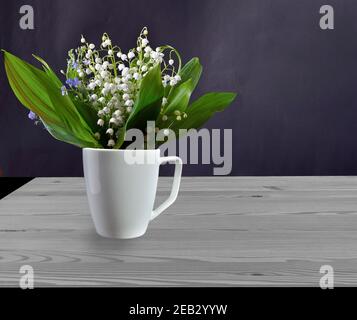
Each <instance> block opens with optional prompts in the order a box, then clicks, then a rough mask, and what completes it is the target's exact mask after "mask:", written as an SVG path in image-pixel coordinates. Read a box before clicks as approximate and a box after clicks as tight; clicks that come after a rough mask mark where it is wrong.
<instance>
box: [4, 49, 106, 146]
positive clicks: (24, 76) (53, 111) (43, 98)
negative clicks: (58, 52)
mask: <svg viewBox="0 0 357 320" xmlns="http://www.w3.org/2000/svg"><path fill="white" fill-rule="evenodd" d="M4 57H5V70H6V73H7V76H8V79H9V83H10V86H11V88H12V89H13V91H14V93H15V95H16V97H17V98H18V99H19V100H20V102H21V103H22V104H23V105H24V106H25V107H27V108H28V109H30V110H32V111H33V112H35V113H36V114H37V115H38V116H39V117H40V118H41V120H42V122H44V124H45V126H46V128H48V129H49V132H50V133H51V134H52V135H55V136H56V137H57V138H59V139H61V140H63V141H65V142H69V143H73V144H75V145H79V146H81V147H90V146H91V147H98V146H99V144H98V142H97V141H96V140H95V138H94V136H93V133H92V132H91V129H90V128H89V126H88V125H87V123H86V122H85V121H84V120H83V118H82V117H81V116H80V114H79V113H78V112H77V110H76V107H75V106H74V104H73V103H72V101H71V99H70V98H69V97H68V96H62V95H61V90H60V86H61V82H60V81H59V80H58V78H57V77H56V76H55V74H54V73H53V71H51V70H50V69H49V67H46V65H47V64H46V65H45V68H46V69H47V71H46V72H44V71H42V70H40V69H38V68H35V67H34V66H32V65H31V64H29V63H27V62H25V61H23V60H21V59H20V58H18V57H16V56H14V55H12V54H10V53H9V52H6V51H4ZM55 77H56V78H55ZM56 79H57V80H56ZM50 130H51V131H50ZM65 133H66V134H67V138H66V135H65ZM74 142H75V143H74Z"/></svg>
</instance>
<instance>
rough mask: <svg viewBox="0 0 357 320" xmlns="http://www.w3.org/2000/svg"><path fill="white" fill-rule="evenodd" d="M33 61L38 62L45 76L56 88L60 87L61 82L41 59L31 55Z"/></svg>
mask: <svg viewBox="0 0 357 320" xmlns="http://www.w3.org/2000/svg"><path fill="white" fill-rule="evenodd" d="M32 56H33V57H34V58H35V59H37V60H38V61H39V62H41V64H42V66H43V68H44V70H45V72H46V73H47V75H48V76H49V77H50V78H51V80H52V81H53V82H54V83H55V84H56V85H58V86H60V87H61V86H62V82H61V80H60V79H58V77H57V75H56V74H55V73H54V71H53V70H52V69H51V67H50V66H49V65H48V63H47V62H46V61H45V60H43V59H42V58H41V57H39V56H36V55H35V54H33V55H32Z"/></svg>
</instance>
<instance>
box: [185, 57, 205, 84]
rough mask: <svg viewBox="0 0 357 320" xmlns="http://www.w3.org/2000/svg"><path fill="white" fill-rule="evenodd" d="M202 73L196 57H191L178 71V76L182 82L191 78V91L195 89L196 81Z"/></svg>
mask: <svg viewBox="0 0 357 320" xmlns="http://www.w3.org/2000/svg"><path fill="white" fill-rule="evenodd" d="M201 74H202V65H201V63H200V60H199V59H198V58H192V59H191V60H190V61H189V62H187V63H186V64H185V65H184V66H183V67H182V69H181V71H180V77H181V81H182V82H186V81H187V80H188V79H191V80H192V91H193V90H195V88H196V86H197V83H198V81H199V80H200V77H201Z"/></svg>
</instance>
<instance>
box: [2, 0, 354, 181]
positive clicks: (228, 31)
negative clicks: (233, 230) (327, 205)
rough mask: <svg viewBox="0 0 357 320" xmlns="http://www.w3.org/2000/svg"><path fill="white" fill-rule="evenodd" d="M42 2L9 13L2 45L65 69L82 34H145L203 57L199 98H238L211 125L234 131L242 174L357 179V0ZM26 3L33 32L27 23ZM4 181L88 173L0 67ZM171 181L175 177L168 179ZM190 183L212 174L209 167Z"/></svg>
mask: <svg viewBox="0 0 357 320" xmlns="http://www.w3.org/2000/svg"><path fill="white" fill-rule="evenodd" d="M327 2H328V4H331V5H333V6H334V8H335V30H333V31H322V30H321V29H320V28H319V25H318V22H319V18H320V14H319V8H320V6H321V5H323V4H326V3H327ZM327 2H326V1H319V0H299V1H297V0H236V1H228V0H201V1H198V0H180V1H169V0H165V1H164V0H150V1H148V0H136V1H119V0H102V1H98V0H71V1H67V0H66V1H64V0H51V1H48V0H38V1H31V0H26V1H6V2H5V1H4V0H1V4H0V12H1V16H0V34H1V43H0V47H1V48H5V49H7V50H9V51H11V52H13V53H15V54H17V55H19V56H20V57H22V58H24V59H27V60H29V61H33V60H31V53H36V54H38V55H40V56H42V57H43V58H45V60H47V61H48V62H49V64H50V65H51V66H53V68H54V69H55V70H59V69H60V68H62V67H64V66H65V63H66V62H65V59H66V54H67V51H68V49H70V48H72V47H75V46H77V45H78V41H79V38H80V34H81V33H83V34H85V35H86V38H87V39H90V40H91V41H93V42H96V43H98V42H99V39H100V36H101V34H102V33H103V32H108V33H109V34H110V35H111V37H112V39H113V41H114V42H117V43H119V44H120V46H121V47H124V48H127V49H129V48H130V47H132V46H133V43H134V41H135V39H136V36H137V34H138V33H139V31H140V30H141V28H142V27H143V26H148V27H149V30H150V39H151V43H152V44H153V45H159V44H166V43H170V44H172V45H173V46H175V47H176V48H177V49H178V50H179V51H180V52H181V53H182V55H183V58H184V60H185V61H186V60H187V59H189V58H191V57H192V56H199V57H200V59H201V62H202V64H203V66H204V73H203V76H202V79H201V82H200V84H199V87H198V89H197V92H196V94H202V93H204V92H206V91H212V90H227V91H228V90H229V91H237V92H238V93H239V98H238V99H237V100H236V101H235V102H234V104H233V105H232V106H231V107H230V108H229V109H228V110H227V111H225V112H224V113H221V114H218V115H216V117H214V118H213V119H212V120H210V121H209V123H208V124H207V127H209V128H232V129H233V148H234V151H233V171H232V174H233V175H340V174H343V175H355V174H357V143H356V136H357V72H356V71H357V32H356V31H357V30H356V29H357V19H356V18H357V2H356V1H353V0H349V1H348V0H334V1H332V0H329V1H327ZM22 4H31V5H33V7H34V9H35V30H33V31H23V30H21V29H20V28H19V26H18V21H19V18H20V14H18V10H19V8H20V6H21V5H22ZM0 90H1V91H0V142H1V144H0V145H1V148H0V174H2V175H4V176H72V175H73V176H79V175H82V164H81V150H80V149H77V148H75V147H72V146H70V145H66V144H64V143H62V142H57V141H55V140H53V139H52V137H50V136H49V134H47V132H46V131H44V130H42V129H40V128H38V127H35V126H34V125H33V124H32V122H31V121H29V120H28V119H27V111H26V110H25V109H24V108H23V107H21V105H20V103H19V102H18V101H17V100H16V98H15V97H14V95H13V93H12V92H11V90H10V88H9V86H8V83H7V81H6V79H5V75H4V68H3V65H2V64H1V67H0ZM165 170H166V169H164V170H163V171H164V173H165V172H166V173H167V171H165ZM184 174H186V175H211V174H212V167H211V166H209V165H191V166H188V165H186V166H185V169H184Z"/></svg>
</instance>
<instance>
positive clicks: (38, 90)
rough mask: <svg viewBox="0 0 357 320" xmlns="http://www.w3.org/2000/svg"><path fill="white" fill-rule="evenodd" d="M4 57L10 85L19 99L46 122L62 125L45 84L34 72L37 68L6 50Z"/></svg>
mask: <svg viewBox="0 0 357 320" xmlns="http://www.w3.org/2000/svg"><path fill="white" fill-rule="evenodd" d="M4 58H5V70H6V74H7V77H8V80H9V83H10V86H11V88H12V90H13V91H14V93H15V95H16V97H17V98H18V99H19V101H20V102H21V103H22V104H23V105H24V106H25V107H26V108H28V109H30V110H32V111H33V112H35V113H36V114H37V115H38V116H39V117H40V118H41V119H43V120H44V121H45V122H46V123H48V124H51V123H55V124H57V125H60V124H61V120H60V119H59V117H58V116H57V114H56V113H55V110H54V109H53V107H52V104H51V100H50V99H49V97H48V95H47V93H46V90H45V88H44V86H43V85H42V83H41V81H40V80H39V79H38V78H37V76H36V75H35V74H34V73H33V69H35V68H34V67H32V66H31V65H30V64H28V63H26V62H24V61H22V60H21V59H19V58H17V57H16V56H14V55H12V54H10V53H9V52H6V51H4ZM39 71H40V72H42V71H41V70H39Z"/></svg>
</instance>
